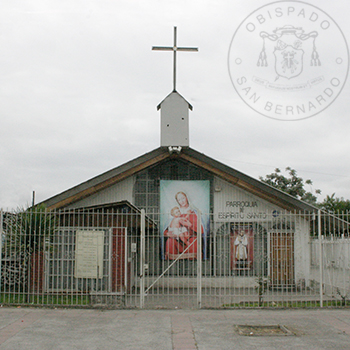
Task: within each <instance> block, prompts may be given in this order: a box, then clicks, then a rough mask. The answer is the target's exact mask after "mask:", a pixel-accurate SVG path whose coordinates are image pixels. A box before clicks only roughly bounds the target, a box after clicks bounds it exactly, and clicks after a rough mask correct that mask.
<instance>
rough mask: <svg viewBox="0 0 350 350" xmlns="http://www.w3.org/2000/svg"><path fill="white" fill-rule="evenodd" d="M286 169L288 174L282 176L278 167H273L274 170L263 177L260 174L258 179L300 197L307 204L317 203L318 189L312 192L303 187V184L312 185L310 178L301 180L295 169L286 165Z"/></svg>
mask: <svg viewBox="0 0 350 350" xmlns="http://www.w3.org/2000/svg"><path fill="white" fill-rule="evenodd" d="M286 171H287V172H288V174H289V176H284V175H283V174H282V172H281V170H280V169H279V168H276V169H275V172H274V173H272V174H268V175H266V177H265V178H263V177H262V176H260V177H259V179H260V180H261V181H262V182H264V183H266V184H268V185H271V186H273V187H275V188H278V189H279V190H281V191H283V192H286V193H288V194H290V195H291V196H293V197H296V198H298V199H301V200H303V201H305V202H307V203H309V204H313V205H315V204H316V203H317V196H316V195H317V194H320V193H321V191H320V190H318V189H317V190H315V191H314V193H315V194H313V193H312V192H310V191H307V190H306V189H305V185H309V186H311V185H312V181H311V180H310V179H308V180H305V181H304V180H303V179H302V178H301V177H298V176H297V172H296V170H294V169H292V168H290V167H287V168H286Z"/></svg>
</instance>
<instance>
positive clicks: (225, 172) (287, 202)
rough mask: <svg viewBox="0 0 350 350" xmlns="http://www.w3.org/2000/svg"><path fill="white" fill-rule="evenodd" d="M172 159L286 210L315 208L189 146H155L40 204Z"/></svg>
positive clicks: (59, 203) (68, 199)
mask: <svg viewBox="0 0 350 350" xmlns="http://www.w3.org/2000/svg"><path fill="white" fill-rule="evenodd" d="M171 158H176V159H182V160H185V161H188V162H189V163H192V164H194V165H196V166H198V167H200V168H203V169H205V170H207V171H209V172H211V173H213V174H214V175H216V176H218V177H220V178H222V179H224V180H225V181H227V182H229V183H231V184H233V185H235V186H237V187H239V188H241V189H243V190H245V191H247V192H249V193H252V194H254V195H256V196H258V197H260V198H262V199H264V200H266V201H268V202H270V203H273V204H275V205H278V206H279V207H281V208H284V209H286V210H292V211H293V210H303V211H315V210H317V208H316V207H314V206H312V205H310V204H308V203H305V202H303V201H301V200H299V199H296V198H295V197H292V196H291V195H289V194H287V193H285V192H282V191H280V190H278V189H276V188H274V187H272V186H269V185H267V184H265V183H263V182H261V181H259V180H256V179H254V178H252V177H250V176H248V175H245V174H243V173H241V172H239V171H237V170H235V169H233V168H231V167H229V166H227V165H225V164H223V163H220V162H218V161H216V160H214V159H212V158H210V157H208V156H206V155H204V154H203V153H200V152H197V151H195V150H194V149H192V148H189V147H185V148H182V150H181V152H180V153H179V154H176V153H170V152H169V151H168V148H167V147H159V148H156V149H155V150H153V151H151V152H149V153H146V154H144V155H142V156H140V157H138V158H135V159H133V160H131V161H129V162H127V163H124V164H122V165H120V166H118V167H116V168H114V169H112V170H109V171H107V172H105V173H103V174H101V175H98V176H96V177H94V178H92V179H90V180H88V181H86V182H83V183H81V184H80V185H77V186H75V187H73V188H71V189H68V190H66V191H64V192H62V193H60V194H58V195H56V196H54V197H51V198H49V199H47V200H46V201H44V202H43V204H45V205H46V206H47V207H48V208H50V209H58V208H64V207H66V206H68V205H70V204H72V203H74V202H76V201H79V200H81V199H83V198H86V197H89V196H90V195H92V194H94V193H97V192H99V191H101V190H103V189H105V188H108V187H110V186H112V185H114V184H116V183H117V182H120V181H122V180H124V179H126V178H128V177H130V176H132V175H134V174H136V173H138V172H140V171H142V170H144V169H146V168H148V167H151V166H154V165H156V164H158V163H160V162H162V161H164V160H166V159H171Z"/></svg>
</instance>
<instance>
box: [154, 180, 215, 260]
mask: <svg viewBox="0 0 350 350" xmlns="http://www.w3.org/2000/svg"><path fill="white" fill-rule="evenodd" d="M209 211H210V182H209V181H207V180H198V181H196V180H195V181H178V180H174V181H172V180H161V181H160V212H161V217H160V227H161V230H160V235H161V237H160V238H161V257H162V259H166V260H175V259H177V258H180V259H191V260H194V259H197V255H198V252H197V237H199V236H201V237H202V248H203V252H202V253H203V255H202V257H203V259H206V251H207V239H208V235H209ZM199 213H201V222H200V225H199V223H198V215H199ZM199 226H200V227H199Z"/></svg>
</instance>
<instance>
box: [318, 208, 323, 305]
mask: <svg viewBox="0 0 350 350" xmlns="http://www.w3.org/2000/svg"><path fill="white" fill-rule="evenodd" d="M318 244H319V249H320V256H319V264H320V307H323V244H322V232H321V210H320V209H319V210H318Z"/></svg>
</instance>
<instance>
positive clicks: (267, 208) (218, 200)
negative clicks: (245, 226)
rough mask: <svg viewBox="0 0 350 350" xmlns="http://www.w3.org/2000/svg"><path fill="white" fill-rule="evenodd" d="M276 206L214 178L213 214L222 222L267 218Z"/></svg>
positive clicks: (251, 220)
mask: <svg viewBox="0 0 350 350" xmlns="http://www.w3.org/2000/svg"><path fill="white" fill-rule="evenodd" d="M277 211H278V208H277V207H275V206H273V205H271V204H270V203H268V202H267V201H265V200H263V199H261V198H259V197H258V196H255V195H253V194H251V193H247V192H245V191H244V190H242V189H240V188H238V187H236V186H234V185H231V184H229V183H227V182H225V181H223V180H221V179H218V178H216V179H215V192H214V215H215V220H217V221H222V222H234V221H235V222H240V221H244V222H253V221H264V220H268V218H269V214H271V213H273V212H277Z"/></svg>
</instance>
